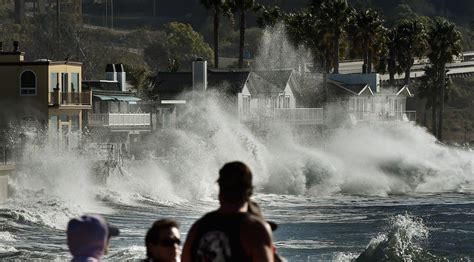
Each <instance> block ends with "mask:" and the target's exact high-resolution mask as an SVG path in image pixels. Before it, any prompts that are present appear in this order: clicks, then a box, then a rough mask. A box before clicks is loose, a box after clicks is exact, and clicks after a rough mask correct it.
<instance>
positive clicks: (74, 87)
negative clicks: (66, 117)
mask: <svg viewBox="0 0 474 262" xmlns="http://www.w3.org/2000/svg"><path fill="white" fill-rule="evenodd" d="M71 92H79V74H78V73H72V74H71Z"/></svg>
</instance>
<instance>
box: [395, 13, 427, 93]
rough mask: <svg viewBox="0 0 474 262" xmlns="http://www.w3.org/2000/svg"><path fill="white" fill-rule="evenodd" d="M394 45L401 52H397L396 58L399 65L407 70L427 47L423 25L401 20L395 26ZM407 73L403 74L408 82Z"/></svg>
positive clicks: (415, 21)
mask: <svg viewBox="0 0 474 262" xmlns="http://www.w3.org/2000/svg"><path fill="white" fill-rule="evenodd" d="M396 28H397V29H396V30H397V33H396V37H397V38H396V41H395V42H396V45H397V48H398V49H399V50H403V51H401V52H397V60H398V63H399V64H400V66H401V67H402V68H403V69H404V70H405V72H409V70H410V69H411V67H412V66H413V63H414V62H415V57H422V56H423V55H424V54H425V52H426V50H427V48H428V42H427V39H426V37H427V35H426V30H425V27H424V25H423V24H422V23H421V22H420V21H418V20H416V19H411V20H403V21H402V22H400V24H398V25H397V27H396ZM409 79H410V78H409V74H406V76H405V83H406V84H408V83H409Z"/></svg>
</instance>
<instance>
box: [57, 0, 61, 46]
mask: <svg viewBox="0 0 474 262" xmlns="http://www.w3.org/2000/svg"><path fill="white" fill-rule="evenodd" d="M59 12H60V7H59V0H56V37H57V38H58V39H57V40H58V49H57V50H56V51H59V48H60V46H61V31H60V30H59Z"/></svg>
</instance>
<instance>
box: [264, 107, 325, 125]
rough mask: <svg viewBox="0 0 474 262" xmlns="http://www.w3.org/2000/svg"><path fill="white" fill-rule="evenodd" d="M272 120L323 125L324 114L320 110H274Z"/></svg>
mask: <svg viewBox="0 0 474 262" xmlns="http://www.w3.org/2000/svg"><path fill="white" fill-rule="evenodd" d="M273 118H274V119H275V120H277V121H284V122H293V123H302V122H304V123H323V121H324V112H323V109H322V108H276V109H275V110H274V114H273Z"/></svg>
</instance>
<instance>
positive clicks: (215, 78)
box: [191, 70, 250, 94]
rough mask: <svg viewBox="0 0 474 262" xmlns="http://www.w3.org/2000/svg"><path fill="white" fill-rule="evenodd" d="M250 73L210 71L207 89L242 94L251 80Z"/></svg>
mask: <svg viewBox="0 0 474 262" xmlns="http://www.w3.org/2000/svg"><path fill="white" fill-rule="evenodd" d="M249 75H250V72H249V71H211V70H209V71H208V74H207V88H208V89H211V90H216V91H219V92H224V93H227V94H238V93H240V92H242V89H243V88H244V85H245V83H246V82H247V81H248V79H249ZM191 85H192V82H191Z"/></svg>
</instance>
